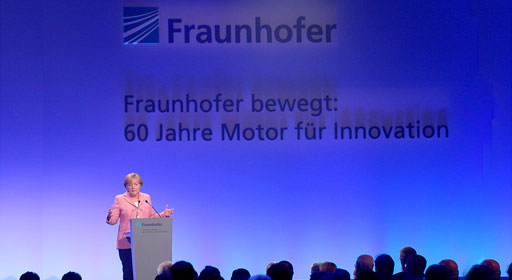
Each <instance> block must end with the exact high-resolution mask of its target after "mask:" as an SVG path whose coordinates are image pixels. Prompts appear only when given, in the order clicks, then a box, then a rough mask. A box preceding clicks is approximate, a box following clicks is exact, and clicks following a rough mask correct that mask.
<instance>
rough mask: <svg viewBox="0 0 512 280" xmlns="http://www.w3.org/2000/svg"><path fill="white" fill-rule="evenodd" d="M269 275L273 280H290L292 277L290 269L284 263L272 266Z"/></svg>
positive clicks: (268, 271)
mask: <svg viewBox="0 0 512 280" xmlns="http://www.w3.org/2000/svg"><path fill="white" fill-rule="evenodd" d="M267 275H268V276H269V277H270V278H272V280H290V279H291V277H292V275H290V271H289V268H288V267H286V265H284V264H282V263H276V264H273V265H271V266H270V267H269V269H268V270H267Z"/></svg>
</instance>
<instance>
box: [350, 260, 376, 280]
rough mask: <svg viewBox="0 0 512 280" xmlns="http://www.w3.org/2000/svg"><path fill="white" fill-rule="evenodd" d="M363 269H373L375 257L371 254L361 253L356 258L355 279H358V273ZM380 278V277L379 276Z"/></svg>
mask: <svg viewBox="0 0 512 280" xmlns="http://www.w3.org/2000/svg"><path fill="white" fill-rule="evenodd" d="M363 270H373V257H372V256H370V255H361V256H359V257H358V258H357V260H356V265H355V269H354V279H358V277H357V275H358V274H359V272H360V271H363ZM377 278H378V277H377Z"/></svg>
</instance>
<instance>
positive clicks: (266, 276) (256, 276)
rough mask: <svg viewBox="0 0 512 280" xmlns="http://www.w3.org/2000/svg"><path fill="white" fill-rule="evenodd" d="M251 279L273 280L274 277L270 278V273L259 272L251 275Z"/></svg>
mask: <svg viewBox="0 0 512 280" xmlns="http://www.w3.org/2000/svg"><path fill="white" fill-rule="evenodd" d="M269 268H270V267H269ZM249 280H272V278H270V277H269V276H268V275H264V274H257V275H254V276H251V278H249Z"/></svg>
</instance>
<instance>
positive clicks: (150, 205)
mask: <svg viewBox="0 0 512 280" xmlns="http://www.w3.org/2000/svg"><path fill="white" fill-rule="evenodd" d="M146 203H147V204H149V205H150V206H151V208H153V210H155V212H156V213H157V214H158V216H159V217H160V218H162V215H160V213H158V211H156V209H155V207H153V205H152V204H151V203H149V201H148V200H147V199H146Z"/></svg>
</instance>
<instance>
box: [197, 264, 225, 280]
mask: <svg viewBox="0 0 512 280" xmlns="http://www.w3.org/2000/svg"><path fill="white" fill-rule="evenodd" d="M220 279H222V280H224V279H223V278H222V277H221V276H220V271H219V269H218V268H216V267H213V266H210V265H207V266H205V267H204V268H203V270H201V273H199V277H197V280H220Z"/></svg>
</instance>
